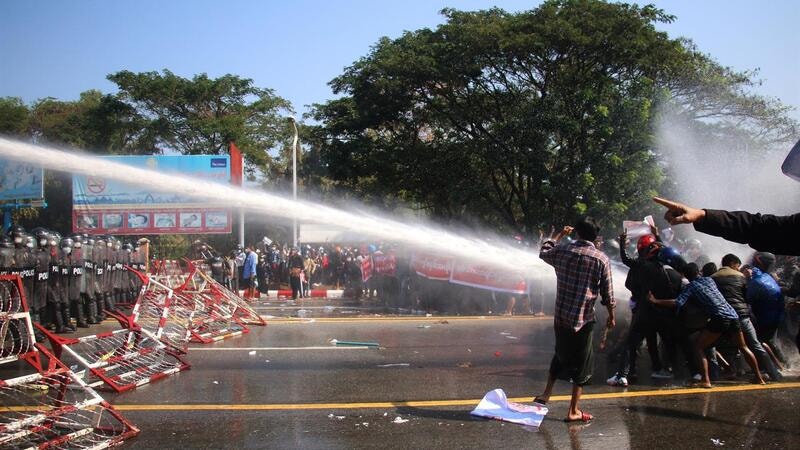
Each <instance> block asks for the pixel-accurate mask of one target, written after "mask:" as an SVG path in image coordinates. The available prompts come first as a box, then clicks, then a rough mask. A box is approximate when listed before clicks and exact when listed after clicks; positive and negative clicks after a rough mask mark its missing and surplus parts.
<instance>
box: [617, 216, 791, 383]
mask: <svg viewBox="0 0 800 450" xmlns="http://www.w3.org/2000/svg"><path fill="white" fill-rule="evenodd" d="M619 243H620V255H619V256H620V258H621V260H622V261H623V263H624V264H625V265H626V266H628V268H629V271H628V274H627V277H626V280H625V286H626V287H627V288H628V289H629V290H630V293H631V298H630V307H631V312H632V317H631V321H630V327H629V329H628V330H627V335H626V336H627V337H626V339H625V342H624V344H623V345H622V346H621V347H622V348H620V349H619V350H620V351H619V357H618V361H617V363H618V364H617V370H616V373H614V375H613V376H612V377H611V378H609V379H608V380H607V383H608V384H609V385H613V386H622V387H624V386H627V385H628V384H629V383H632V382H633V381H634V380H636V379H637V377H639V376H640V375H641V374H640V373H638V371H637V356H638V351H639V349H640V347H641V346H642V343H644V344H645V346H646V348H647V353H648V355H649V360H650V367H651V372H650V376H651V377H653V378H662V379H663V378H673V377H675V376H677V375H678V373H684V374H685V375H686V376H688V377H690V378H691V379H690V380H689V381H690V383H693V384H695V385H697V386H699V387H711V383H712V382H713V381H715V380H718V379H720V378H721V377H723V376H727V377H737V376H741V375H744V374H745V373H746V371H747V368H749V375H748V377H749V378H750V380H751V381H752V382H754V383H763V382H764V381H765V380H772V381H778V380H780V379H781V378H782V377H783V375H782V373H781V372H782V371H783V370H784V369H785V368H787V367H788V366H789V360H788V358H787V356H786V354H785V353H786V352H785V350H784V349H783V348H782V344H781V343H780V339H779V338H778V336H779V335H788V334H789V322H790V321H791V319H792V318H795V317H794V316H796V315H797V313H799V312H800V308H798V307H797V305H798V303H797V301H796V300H793V298H794V297H799V296H800V263H798V259H797V257H794V256H776V255H774V254H772V253H769V252H762V251H757V252H752V253H751V254H748V255H741V256H740V255H736V254H733V253H728V254H726V255H724V256H723V257H722V258H721V259H720V260H719V261H713V260H711V258H709V257H708V256H707V255H706V254H705V253H704V251H703V245H702V243H701V241H699V240H697V239H691V240H687V241H686V242H684V243H683V244H682V245H680V244H679V245H678V246H679V247H682V250H683V251H682V252H679V251H677V250H675V249H674V248H673V247H670V246H668V245H667V244H665V243H663V242H662V241H661V239H660V237H659V236H658V230H657V229H655V227H654V228H653V229H652V233H651V234H647V235H644V236H641V237H639V238H638V239H637V240H636V243H635V244H636V256H635V257H631V256H630V255H629V254H628V248H627V247H628V245H627V244H628V239H627V236H626V234H625V233H624V232H623V234H622V235H621V236H620V238H619ZM743 260H744V261H745V262H744V263H743ZM795 341H796V345H797V349H798V351H800V333H798V335H797V337H796V338H795ZM683 368H685V370H684V369H683Z"/></svg>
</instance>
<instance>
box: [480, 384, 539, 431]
mask: <svg viewBox="0 0 800 450" xmlns="http://www.w3.org/2000/svg"><path fill="white" fill-rule="evenodd" d="M470 414H472V415H473V416H479V417H486V418H488V419H495V420H501V421H503V422H511V423H516V424H520V425H526V426H529V427H538V426H539V425H541V423H542V420H544V416H546V415H547V407H546V406H543V405H539V404H533V405H523V404H521V403H514V402H509V401H508V398H507V397H506V393H505V392H503V390H502V389H495V390H493V391H489V392H487V393H486V395H484V396H483V399H482V400H481V402H480V403H478V406H476V407H475V409H473V410H472V412H471V413H470Z"/></svg>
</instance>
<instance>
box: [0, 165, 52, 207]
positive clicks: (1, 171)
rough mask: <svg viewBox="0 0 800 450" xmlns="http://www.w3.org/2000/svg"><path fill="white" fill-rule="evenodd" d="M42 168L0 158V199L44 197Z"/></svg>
mask: <svg viewBox="0 0 800 450" xmlns="http://www.w3.org/2000/svg"><path fill="white" fill-rule="evenodd" d="M43 179H44V177H43V170H42V168H41V167H39V166H34V165H31V164H27V163H23V162H17V161H6V160H0V201H7V200H41V199H42V198H44V188H43V182H42V180H43Z"/></svg>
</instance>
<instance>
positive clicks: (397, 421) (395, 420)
mask: <svg viewBox="0 0 800 450" xmlns="http://www.w3.org/2000/svg"><path fill="white" fill-rule="evenodd" d="M406 422H408V419H403V418H402V417H400V416H397V417H395V418H394V420H393V421H392V423H406Z"/></svg>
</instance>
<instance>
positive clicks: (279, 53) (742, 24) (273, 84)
mask: <svg viewBox="0 0 800 450" xmlns="http://www.w3.org/2000/svg"><path fill="white" fill-rule="evenodd" d="M654 3H655V4H656V5H657V6H659V7H661V8H663V9H664V10H666V11H667V12H668V13H670V14H673V15H675V16H677V19H676V21H675V22H674V23H672V24H666V25H662V26H660V28H661V29H663V30H665V31H667V32H669V33H670V35H671V36H673V37H677V36H684V37H689V38H691V39H692V40H694V41H695V42H696V43H697V44H698V46H699V48H700V49H701V50H702V51H704V52H706V53H709V54H711V55H712V56H713V57H714V58H716V59H717V61H719V62H720V63H722V64H723V65H726V66H730V67H732V68H734V69H737V70H745V69H756V68H758V69H760V75H759V78H760V79H762V80H763V84H762V85H761V86H759V87H758V90H757V92H758V93H760V94H763V95H767V96H770V97H775V98H778V99H780V100H781V101H782V102H784V103H785V104H788V105H790V106H793V107H794V108H796V110H795V111H794V112H793V113H792V116H793V117H794V118H796V119H798V120H800V82H798V74H800V33H797V26H798V24H800V2H797V1H796V0H771V1H761V2H757V1H744V0H728V1H722V0H705V1H690V0H673V1H655V2H654ZM537 4H539V2H537V1H519V0H496V1H493V2H492V1H476V0H450V1H441V0H404V1H390V0H383V1H374V0H335V1H331V0H316V1H314V0H294V1H289V2H285V1H277V0H261V1H258V0H253V1H249V0H248V1H244V0H228V1H225V2H223V1H216V0H215V1H211V0H192V1H190V0H171V1H161V0H158V1H154V0H136V1H133V0H129V1H99V0H71V1H64V0H38V1H29V0H3V1H2V2H0V61H2V63H1V64H0V97H5V96H12V97H21V98H22V99H23V100H24V101H25V102H27V103H31V102H34V101H36V100H37V99H40V98H44V97H48V96H49V97H55V98H58V99H61V100H74V99H77V98H78V96H79V94H80V93H81V92H83V91H86V90H88V89H99V90H101V91H103V92H107V93H110V92H114V90H115V89H114V87H115V86H114V85H113V84H112V83H110V82H109V81H107V80H106V78H105V77H106V75H108V74H110V73H114V72H117V71H120V70H130V71H133V72H144V71H161V70H163V69H169V70H170V71H172V72H174V73H176V74H177V75H180V76H183V77H187V78H191V77H192V76H194V75H196V74H199V73H207V74H208V75H209V76H211V77H217V76H220V75H224V74H226V73H231V74H235V75H239V76H241V77H244V78H251V79H253V80H254V82H255V85H256V86H258V87H261V88H269V89H273V90H274V91H275V93H276V94H277V95H279V96H281V97H283V98H285V99H287V100H289V101H290V102H291V103H292V105H293V106H294V109H295V110H296V111H297V113H298V115H301V114H302V113H303V112H305V111H307V107H306V106H307V105H311V104H313V103H323V102H325V101H326V100H328V99H330V98H333V97H334V95H333V93H332V92H331V90H330V87H329V86H328V82H329V81H330V80H331V79H333V78H334V77H336V76H337V75H339V74H341V73H342V71H343V69H344V68H345V67H347V66H349V65H350V64H352V63H353V62H354V61H356V60H358V59H359V58H361V57H363V56H366V55H367V54H368V53H369V51H370V47H371V46H372V45H374V44H375V43H376V42H377V41H378V39H379V38H380V37H382V36H388V37H390V38H395V37H398V36H400V35H401V34H402V33H403V31H405V30H417V29H420V28H426V27H427V28H435V27H436V26H437V25H438V24H440V23H442V22H443V20H442V16H441V15H440V14H439V11H440V10H441V9H442V8H445V7H452V8H456V9H460V10H477V9H487V8H491V7H494V6H496V7H499V8H502V9H505V10H506V11H511V12H513V11H523V10H528V9H532V8H534V7H535V6H536V5H537Z"/></svg>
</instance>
